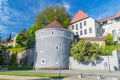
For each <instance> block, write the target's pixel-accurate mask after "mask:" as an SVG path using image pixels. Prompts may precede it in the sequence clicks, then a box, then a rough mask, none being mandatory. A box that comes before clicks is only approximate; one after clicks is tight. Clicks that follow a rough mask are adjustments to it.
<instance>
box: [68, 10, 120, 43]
mask: <svg viewBox="0 0 120 80" xmlns="http://www.w3.org/2000/svg"><path fill="white" fill-rule="evenodd" d="M69 29H70V30H72V31H73V32H74V34H75V35H79V38H85V37H99V36H106V35H107V34H112V36H113V37H114V41H116V42H117V43H120V12H118V13H117V14H115V15H113V16H109V17H107V18H103V19H100V20H95V19H93V18H91V17H89V16H88V15H87V14H86V13H84V12H82V11H78V13H77V14H76V15H75V16H74V18H73V19H72V20H71V24H70V26H69Z"/></svg>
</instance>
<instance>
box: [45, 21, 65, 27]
mask: <svg viewBox="0 0 120 80" xmlns="http://www.w3.org/2000/svg"><path fill="white" fill-rule="evenodd" d="M45 28H65V27H64V26H62V25H61V24H60V23H59V22H58V21H57V20H54V21H52V22H51V23H50V24H48V25H47V26H46V27H45Z"/></svg>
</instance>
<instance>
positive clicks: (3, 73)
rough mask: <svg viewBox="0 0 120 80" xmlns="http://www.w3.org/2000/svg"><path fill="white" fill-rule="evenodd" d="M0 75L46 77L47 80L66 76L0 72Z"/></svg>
mask: <svg viewBox="0 0 120 80" xmlns="http://www.w3.org/2000/svg"><path fill="white" fill-rule="evenodd" d="M0 75H14V76H31V77H47V78H64V77H67V75H63V74H61V76H60V77H59V74H41V73H28V72H0Z"/></svg>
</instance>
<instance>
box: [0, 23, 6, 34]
mask: <svg viewBox="0 0 120 80" xmlns="http://www.w3.org/2000/svg"><path fill="white" fill-rule="evenodd" d="M0 31H1V33H8V31H7V27H6V26H3V25H0Z"/></svg>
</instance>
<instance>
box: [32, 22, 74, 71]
mask: <svg viewBox="0 0 120 80" xmlns="http://www.w3.org/2000/svg"><path fill="white" fill-rule="evenodd" d="M35 36H36V47H35V49H36V50H35V51H36V52H35V55H34V68H35V69H41V68H45V69H46V68H47V69H57V68H59V69H68V68H69V55H70V45H71V42H72V41H73V33H72V32H71V31H69V30H67V29H65V28H64V27H63V26H62V25H61V24H60V23H59V22H57V21H56V20H54V21H53V22H51V23H50V24H48V25H47V26H46V27H45V28H43V29H40V30H38V31H36V33H35Z"/></svg>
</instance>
